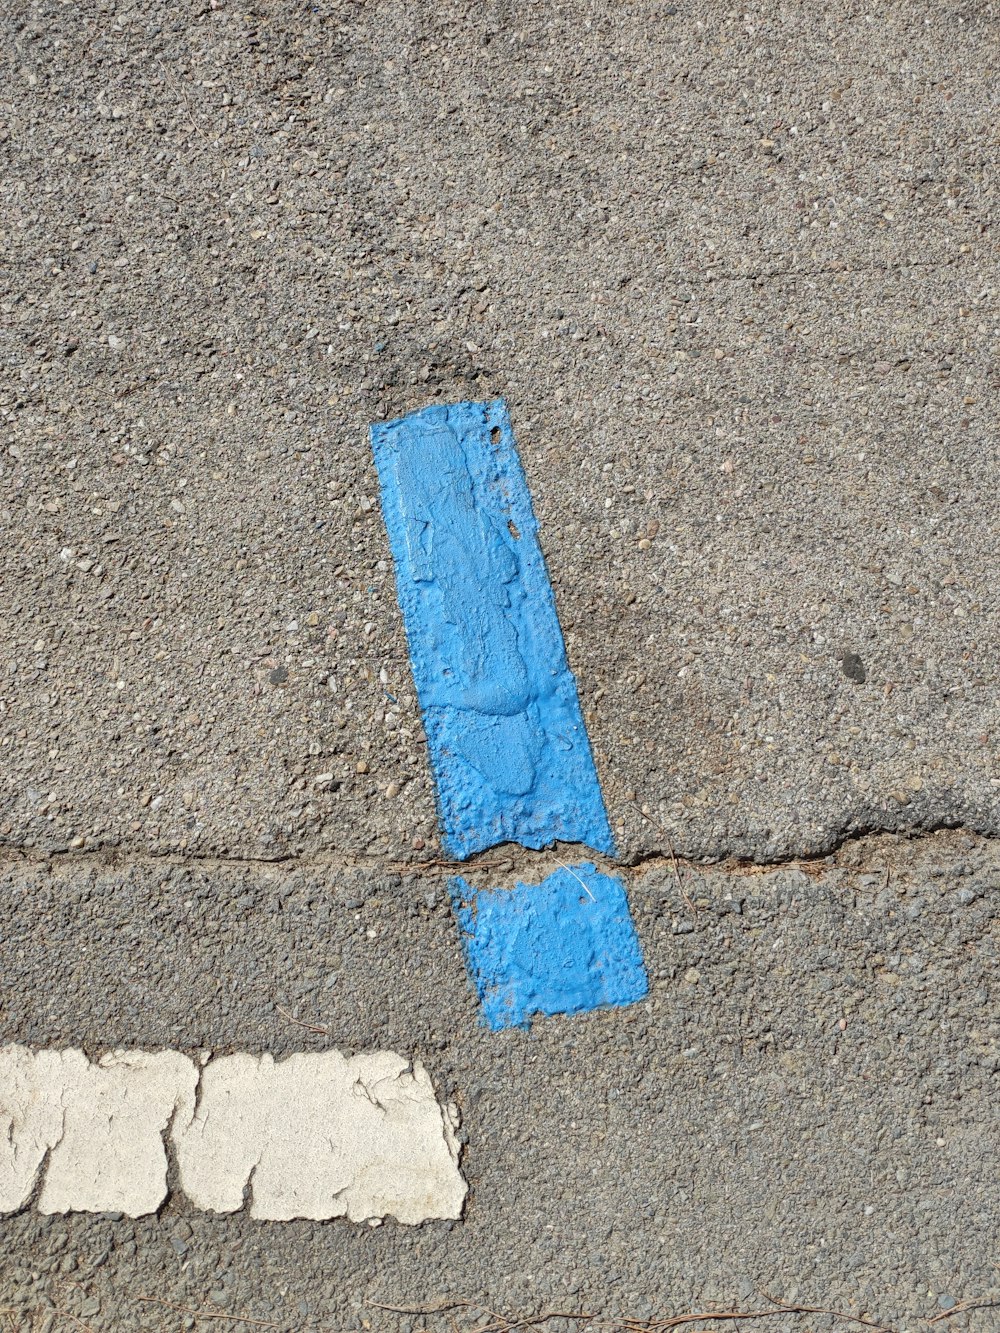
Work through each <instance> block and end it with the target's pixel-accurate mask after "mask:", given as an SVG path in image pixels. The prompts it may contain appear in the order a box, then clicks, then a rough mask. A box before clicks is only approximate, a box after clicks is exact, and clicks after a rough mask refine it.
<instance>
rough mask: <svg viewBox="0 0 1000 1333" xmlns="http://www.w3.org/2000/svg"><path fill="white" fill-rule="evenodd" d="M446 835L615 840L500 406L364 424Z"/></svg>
mask: <svg viewBox="0 0 1000 1333" xmlns="http://www.w3.org/2000/svg"><path fill="white" fill-rule="evenodd" d="M371 440H372V449H373V451H374V454H375V464H376V467H377V468H378V473H379V481H380V484H381V488H382V512H383V514H384V516H385V523H386V528H387V529H388V533H389V542H390V546H391V548H392V555H393V560H394V562H395V566H396V587H397V592H398V596H399V603H400V606H401V608H402V611H403V620H404V623H405V625H406V634H407V640H408V642H409V648H410V659H411V664H412V668H413V679H414V682H415V684H416V688H417V695H418V697H419V699H420V706H421V708H422V710H423V717H424V727H425V730H426V732H427V740H428V744H429V747H430V756H431V763H432V766H433V769H434V776H435V781H436V785H437V794H438V808H439V812H440V818H441V825H442V833H443V840H444V844H445V848H446V849H447V851H448V852H449V854H450V855H452V856H455V857H458V858H464V857H467V856H471V855H472V854H473V853H474V852H478V851H482V850H484V849H485V848H487V847H493V846H495V845H496V844H497V843H501V842H518V843H521V844H522V845H523V846H525V847H535V848H538V847H544V846H547V845H549V844H551V843H553V842H556V841H561V842H580V843H585V844H586V845H587V846H589V847H593V848H594V849H595V850H597V851H601V852H607V853H608V854H610V855H614V841H613V839H612V835H611V828H610V825H609V824H608V817H607V814H606V812H605V809H604V802H603V800H602V798H601V790H600V786H599V784H598V780H597V773H596V770H595V768H594V761H593V758H592V756H591V752H590V744H589V742H588V740H587V733H586V730H585V728H584V724H583V718H582V716H581V714H580V704H579V700H578V697H577V691H576V682H575V680H574V678H573V674H572V672H571V671H570V669H569V665H568V663H567V661H566V652H565V648H564V645H563V637H562V631H561V630H560V628H559V621H558V619H557V616H556V609H555V603H554V600H553V596H552V587H551V584H550V582H549V577H548V573H547V571H546V568H545V561H544V559H543V556H542V552H541V548H540V546H539V544H538V528H537V524H536V522H535V516H534V513H533V511H532V507H531V497H530V495H529V493H528V487H527V483H526V482H525V478H524V473H523V472H522V470H521V464H520V460H519V459H518V456H517V448H516V445H515V443H514V435H513V431H512V429H511V424H510V418H509V416H508V414H507V407H506V404H505V403H504V402H503V401H502V400H500V399H498V400H496V401H495V402H489V403H453V404H450V405H448V406H444V405H440V406H437V405H436V406H433V407H428V408H425V409H424V410H423V411H420V412H414V413H413V414H411V415H410V416H406V417H401V418H400V419H399V420H397V421H390V422H386V423H384V424H379V425H374V426H372V428H371Z"/></svg>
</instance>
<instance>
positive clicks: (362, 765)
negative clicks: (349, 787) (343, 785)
mask: <svg viewBox="0 0 1000 1333" xmlns="http://www.w3.org/2000/svg"><path fill="white" fill-rule="evenodd" d="M355 767H356V771H357V772H358V773H367V772H368V765H367V763H366V762H365V761H364V759H359V760H358V762H357V764H356V766H355Z"/></svg>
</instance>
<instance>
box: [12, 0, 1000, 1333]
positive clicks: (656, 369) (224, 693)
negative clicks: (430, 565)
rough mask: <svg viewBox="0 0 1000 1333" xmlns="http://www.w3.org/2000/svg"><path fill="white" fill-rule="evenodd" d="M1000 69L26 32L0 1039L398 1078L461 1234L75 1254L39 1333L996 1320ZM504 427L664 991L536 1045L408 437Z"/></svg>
mask: <svg viewBox="0 0 1000 1333" xmlns="http://www.w3.org/2000/svg"><path fill="white" fill-rule="evenodd" d="M998 19H1000V14H998V12H997V10H996V7H995V6H993V5H990V4H986V5H964V6H963V5H957V6H946V7H944V8H941V7H938V6H931V5H928V4H922V3H921V4H908V5H906V6H892V5H890V6H888V7H886V8H883V9H881V10H878V11H876V10H870V11H863V10H857V9H856V8H852V7H850V6H848V5H846V4H812V3H807V4H802V5H799V6H793V7H786V8H784V9H778V10H775V9H774V8H773V7H761V6H758V7H756V8H750V9H747V8H746V7H740V8H730V7H727V6H726V5H722V4H714V3H713V4H707V5H695V4H687V3H680V4H677V5H664V4H661V3H653V0H648V2H645V3H639V4H627V5H624V6H617V7H616V6H608V5H598V4H594V3H587V2H586V0H572V2H571V3H566V4H540V5H532V6H529V5H524V4H517V3H514V2H513V0H491V2H489V3H484V4H482V5H476V6H474V5H470V4H467V3H446V4H440V5H434V6H423V7H420V6H412V5H411V6H407V5H403V4H401V3H400V2H399V0H376V3H371V4H358V3H349V2H348V0H343V2H342V3H340V2H337V3H329V4H324V3H316V4H309V5H305V4H302V5H297V6H291V7H288V6H283V7H279V6H276V5H274V4H272V3H270V0H267V2H259V3H256V4H254V5H237V4H235V3H232V2H231V0H205V3H201V0H198V2H197V3H192V4H186V5H183V6H180V7H178V6H166V5H156V4H146V3H130V2H123V3H115V4H103V3H100V4H99V3H97V2H96V0H84V3H81V4H76V5H68V4H60V5H56V4H54V3H52V4H49V3H42V0H38V2H37V3H36V2H35V0H30V2H29V0H11V3H9V4H7V5H6V6H5V8H4V11H3V14H2V15H0V30H2V32H3V41H2V42H0V181H2V187H0V189H2V199H3V208H2V226H3V231H4V238H5V243H4V246H3V247H2V249H0V358H2V365H3V368H4V375H3V381H2V383H0V414H2V433H0V534H2V546H0V595H2V598H3V605H4V618H3V621H4V633H3V635H2V636H0V853H2V865H0V871H2V892H3V897H2V900H0V901H2V916H0V1042H4V1043H19V1044H22V1045H24V1046H27V1047H30V1048H32V1049H34V1050H44V1049H51V1048H59V1049H62V1048H81V1049H83V1050H84V1051H85V1052H86V1054H87V1055H88V1056H91V1057H92V1058H95V1059H96V1058H98V1057H99V1056H101V1055H103V1054H105V1053H107V1052H111V1051H114V1050H116V1049H126V1050H146V1051H156V1050H175V1051H180V1052H181V1053H183V1054H184V1055H186V1056H187V1057H190V1058H192V1059H193V1058H195V1057H197V1056H198V1053H199V1052H202V1053H204V1052H206V1051H211V1052H213V1053H214V1054H216V1055H226V1054H232V1053H235V1052H249V1053H251V1054H255V1055H263V1054H268V1053H269V1054H271V1055H273V1056H275V1057H276V1058H281V1057H283V1056H287V1055H291V1054H293V1053H296V1052H302V1051H320V1050H327V1049H330V1048H335V1049H337V1050H340V1051H342V1052H343V1053H345V1054H348V1055H350V1054H357V1053H361V1052H365V1051H387V1052H396V1053H398V1054H399V1055H400V1056H402V1057H403V1059H404V1060H410V1059H418V1060H419V1061H421V1062H422V1064H423V1066H424V1067H425V1068H426V1070H427V1072H428V1075H429V1077H430V1079H431V1081H432V1083H433V1086H434V1090H435V1092H436V1094H437V1096H438V1098H439V1099H440V1100H441V1102H442V1104H444V1103H446V1102H454V1103H455V1104H456V1105H457V1107H458V1108H459V1112H460V1117H461V1127H460V1130H459V1137H460V1140H461V1144H462V1157H461V1169H462V1172H463V1174H464V1178H465V1180H466V1181H467V1183H468V1186H469V1194H468V1198H467V1200H466V1204H465V1210H464V1213H463V1215H462V1217H461V1219H459V1220H453V1221H429V1222H426V1223H424V1224H422V1225H419V1226H414V1227H407V1226H403V1225H401V1224H398V1223H396V1222H393V1221H386V1222H385V1223H383V1224H382V1225H380V1226H377V1227H376V1226H367V1225H362V1226H357V1225H356V1224H354V1223H350V1222H348V1221H346V1220H344V1219H340V1218H334V1219H332V1220H330V1221H329V1222H323V1223H318V1222H307V1221H294V1222H281V1223H279V1222H263V1221H257V1220H254V1219H252V1218H251V1217H250V1215H249V1212H248V1211H240V1212H237V1213H234V1214H232V1215H226V1216H221V1215H220V1216H215V1215H211V1214H207V1213H205V1212H199V1211H198V1210H196V1209H194V1208H193V1207H191V1206H190V1205H189V1203H188V1202H186V1201H185V1200H184V1198H183V1197H182V1195H181V1194H180V1193H179V1191H178V1190H177V1188H176V1186H177V1178H176V1170H175V1164H174V1163H171V1167H170V1172H171V1175H170V1182H169V1183H170V1186H171V1188H170V1191H169V1197H168V1200H167V1202H166V1203H165V1204H164V1205H163V1207H162V1208H161V1209H160V1211H159V1212H158V1213H156V1214H154V1215H152V1216H149V1217H146V1218H140V1219H138V1220H134V1221H133V1220H131V1219H127V1218H119V1219H114V1218H111V1217H102V1216H96V1215H88V1214H86V1213H69V1214H67V1215H66V1216H62V1215H56V1216H43V1215H41V1214H40V1213H39V1212H38V1211H37V1209H36V1208H35V1207H34V1205H32V1206H30V1207H28V1208H27V1209H25V1210H23V1211H20V1212H18V1213H16V1214H14V1215H12V1216H9V1217H5V1218H3V1219H0V1240H2V1254H0V1298H2V1299H0V1306H3V1307H4V1308H7V1307H9V1309H10V1311H11V1313H10V1314H9V1315H5V1316H4V1317H6V1318H7V1319H8V1321H9V1322H11V1323H12V1324H13V1325H14V1326H15V1327H18V1328H22V1327H23V1328H25V1329H32V1330H34V1329H42V1328H45V1329H48V1330H53V1329H57V1328H58V1329H62V1328H64V1327H65V1328H69V1327H75V1326H79V1325H80V1323H81V1322H82V1323H83V1325H85V1326H86V1327H88V1328H90V1329H92V1330H95V1333H96V1330H98V1329H116V1330H117V1329H130V1328H137V1329H160V1328H171V1329H173V1328H181V1327H208V1326H212V1323H211V1321H212V1320H215V1321H218V1320H220V1319H223V1316H225V1319H224V1320H223V1322H227V1321H228V1322H232V1321H233V1320H235V1319H237V1318H239V1319H242V1318H244V1317H246V1319H247V1320H254V1319H256V1320H258V1321H261V1325H258V1326H264V1327H267V1326H274V1327H278V1328H282V1329H286V1328H287V1329H289V1330H297V1329H307V1328H313V1327H315V1328H321V1329H331V1330H332V1329H337V1330H340V1329H351V1330H354V1329H358V1330H362V1329H372V1330H382V1329H385V1330H386V1331H387V1333H388V1331H389V1330H392V1333H396V1331H397V1330H398V1333H419V1331H420V1330H422V1329H423V1328H425V1327H426V1328H428V1329H433V1330H434V1331H435V1333H436V1331H437V1330H438V1329H439V1328H440V1329H441V1330H442V1331H443V1330H447V1333H453V1328H454V1327H455V1326H457V1327H458V1328H460V1329H462V1330H463V1333H464V1330H465V1329H467V1328H468V1329H472V1328H475V1327H477V1326H483V1325H486V1326H490V1321H491V1319H492V1321H493V1325H492V1326H493V1327H495V1328H496V1329H497V1333H500V1329H501V1328H503V1324H502V1322H500V1323H498V1322H497V1320H498V1317H499V1314H503V1315H505V1316H506V1317H507V1319H508V1321H510V1320H513V1319H514V1318H516V1317H517V1316H519V1315H523V1316H525V1317H527V1316H532V1315H537V1314H538V1313H539V1312H542V1311H545V1310H557V1311H559V1312H561V1314H560V1318H561V1319H562V1320H563V1322H562V1324H560V1322H559V1320H553V1321H551V1322H550V1333H556V1330H558V1329H559V1328H560V1327H561V1328H563V1329H569V1328H576V1327H578V1326H579V1321H578V1320H577V1319H576V1318H575V1316H577V1315H579V1314H581V1313H583V1312H591V1313H594V1314H595V1315H598V1316H602V1317H607V1318H608V1319H609V1320H614V1319H618V1320H619V1322H620V1321H621V1320H622V1319H624V1318H625V1317H626V1316H628V1317H632V1318H634V1319H635V1320H636V1321H643V1320H650V1319H653V1318H660V1319H666V1318H667V1317H668V1316H669V1315H674V1314H677V1315H680V1314H684V1313H690V1312H692V1311H699V1310H701V1311H705V1312H706V1313H711V1312H712V1311H713V1310H714V1311H719V1310H730V1311H732V1310H742V1311H746V1312H747V1313H748V1315H753V1314H755V1313H756V1314H760V1313H761V1311H762V1310H763V1309H764V1308H765V1307H767V1306H768V1300H769V1298H773V1299H774V1300H776V1301H779V1302H784V1303H786V1304H787V1305H791V1306H794V1305H803V1306H817V1307H822V1309H823V1310H824V1311H833V1312H841V1313H843V1314H849V1315H852V1316H855V1317H857V1316H861V1317H863V1318H865V1319H869V1320H871V1321H873V1322H875V1323H877V1324H878V1323H884V1324H886V1325H887V1326H890V1327H892V1328H893V1329H894V1330H903V1329H914V1330H915V1329H917V1328H921V1329H923V1328H924V1327H925V1323H924V1322H923V1321H926V1320H927V1319H929V1318H931V1317H932V1316H934V1315H939V1316H941V1317H942V1321H943V1322H942V1323H941V1324H938V1325H935V1326H934V1327H935V1328H939V1327H944V1328H946V1329H948V1330H949V1331H950V1330H960V1329H970V1330H974V1331H975V1333H978V1331H979V1330H983V1331H985V1330H988V1329H990V1328H993V1327H996V1321H995V1316H996V1313H997V1311H996V1308H994V1307H990V1306H989V1305H988V1302H990V1301H993V1302H996V1301H997V1300H1000V1272H998V1270H997V1266H996V1256H997V1254H998V1252H1000V1245H998V1242H1000V1226H998V1221H1000V1216H998V1206H997V1202H996V1200H997V1197H998V1190H997V1185H998V1170H997V1158H998V1150H1000V1113H998V1111H997V1076H998V1067H1000V1066H998V1060H1000V1055H998V1047H997V1041H998V1029H997V954H996V947H997V945H996V940H997V926H996V921H997V906H998V903H1000V897H998V895H1000V878H998V874H1000V870H998V863H997V852H996V843H995V842H994V841H993V839H995V837H996V835H997V832H998V815H997V810H998V792H1000V769H998V767H997V760H996V750H997V745H996V736H997V734H998V727H1000V705H998V691H997V686H998V683H1000V680H998V662H1000V633H998V614H997V613H998V606H997V578H996V572H995V571H996V569H997V564H998V525H997V521H996V515H997V504H996V490H997V466H996V408H995V402H996V391H997V369H996V367H997V357H998V354H1000V310H998V285H1000V284H998V273H997V254H996V238H995V235H994V234H993V233H994V229H995V216H996V207H997V201H996V173H997V164H998V151H997V144H996V136H995V124H996V113H997V95H996V50H997V36H998ZM496 398H502V399H504V400H505V401H506V403H507V405H508V409H509V413H510V420H511V424H512V427H513V433H514V436H515V438H516V440H517V444H518V447H519V450H520V456H521V461H522V463H523V467H524V472H525V475H526V478H527V483H528V488H529V490H530V493H531V497H532V502H533V505H534V509H535V513H536V516H537V519H538V523H539V541H540V545H541V549H542V551H543V553H544V556H545V561H546V565H547V568H548V574H549V577H550V579H551V584H552V588H553V593H554V599H555V606H556V609H557V612H558V617H559V622H560V624H561V627H562V631H563V634H564V637H565V641H566V652H567V658H568V662H569V665H570V667H571V669H572V671H573V673H574V675H575V678H576V682H577V687H578V690H579V696H580V704H581V708H582V714H583V717H584V719H585V724H586V728H587V732H588V734H589V738H590V743H591V745H592V748H593V755H594V761H595V765H596V770H597V774H598V778H599V780H600V786H601V790H602V792H603V799H604V803H605V805H606V808H607V813H608V817H609V820H610V825H611V828H612V831H613V834H614V840H615V843H616V846H617V852H618V855H617V857H616V858H614V859H610V858H597V860H598V863H599V865H600V866H601V867H602V869H603V870H604V871H606V872H608V873H612V872H614V873H619V874H622V875H623V876H624V880H625V886H626V888H627V891H628V897H629V902H630V905H631V910H632V915H633V917H634V919H635V924H636V929H637V932H638V937H639V941H640V944H641V946H642V951H643V955H644V958H645V965H646V969H647V971H648V974H649V983H650V989H649V995H648V997H647V998H646V999H644V1000H642V1001H640V1002H639V1003H637V1004H634V1005H631V1006H630V1007H627V1008H620V1009H608V1010H604V1011H599V1012H595V1013H591V1014H576V1015H571V1016H565V1017H554V1018H547V1019H544V1020H538V1021H536V1022H535V1023H534V1024H533V1025H532V1027H531V1028H530V1030H528V1031H522V1030H519V1029H515V1030H511V1031H507V1032H501V1033H495V1032H490V1031H488V1030H487V1029H486V1028H485V1027H484V1026H483V1025H482V1023H481V1019H480V1009H479V1005H478V1001H477V997H476V995H475V993H474V991H473V989H472V987H471V985H470V983H469V980H468V978H467V975H466V972H465V968H464V964H463V960H462V952H461V947H460V942H459V938H458V931H457V927H456V924H455V918H454V915H453V913H452V908H451V905H450V903H449V896H448V895H449V890H448V886H447V880H448V877H449V874H451V873H453V872H454V870H455V866H453V865H451V864H449V862H448V857H447V856H446V855H445V853H444V850H443V848H442V843H441V829H440V823H439V819H438V815H437V812H436V808H435V798H434V785H433V776H432V769H431V765H430V763H429V761H428V752H427V744H426V740H425V736H424V731H423V724H422V718H421V711H420V708H419V706H418V702H417V698H416V694H415V689H414V685H413V679H412V676H411V672H410V655H409V652H408V648H407V642H406V638H405V635H404V631H403V623H402V618H401V615H400V611H399V607H398V603H397V598H396V585H395V582H394V570H393V562H392V556H391V554H390V547H389V540H388V536H387V532H386V528H385V525H384V522H383V516H382V506H381V503H380V494H379V485H378V478H377V475H376V471H375V467H374V462H373V457H372V452H371V446H370V442H369V428H370V426H371V424H372V423H376V422H383V421H387V420H392V419H394V418H396V417H398V416H400V415H402V414H403V413H406V412H409V411H412V410H416V409H419V408H423V407H426V406H428V405H430V404H434V403H443V404H448V403H454V402H459V401H463V400H471V401H474V402H480V401H486V400H493V399H496ZM579 852H580V849H579V848H563V849H557V850H556V851H554V852H541V853H529V852H526V851H523V850H521V849H520V848H516V847H511V846H504V847H502V848H499V849H496V850H494V851H491V852H486V853H484V854H483V856H482V857H481V858H480V862H479V864H478V866H477V865H476V864H473V866H472V869H471V870H469V871H468V872H465V871H463V873H468V874H469V876H470V877H471V880H472V882H473V883H475V884H479V885H482V886H483V887H492V886H494V885H496V884H498V883H502V884H509V883H510V882H511V881H512V880H513V878H517V877H520V878H522V879H524V880H526V881H527V882H529V883H537V882H538V881H539V880H540V879H541V878H542V876H543V874H545V873H548V872H551V871H553V870H555V869H556V868H558V867H559V866H560V865H561V864H562V863H563V862H564V861H565V860H567V859H568V858H569V857H570V855H571V854H572V856H573V857H574V858H575V859H576V860H579V856H578V853H579ZM35 1202H37V1200H36V1201H35ZM140 1298H143V1299H140ZM461 1301H469V1302H472V1305H468V1306H465V1305H456V1306H454V1308H449V1309H440V1310H438V1312H437V1313H431V1314H426V1315H421V1314H410V1313H403V1312H399V1311H396V1312H391V1311H387V1310H385V1309H382V1308H380V1307H382V1306H413V1307H419V1308H420V1309H428V1308H430V1307H437V1306H441V1305H442V1303H447V1302H461ZM965 1302H969V1303H972V1304H981V1306H982V1308H977V1309H972V1308H969V1309H968V1310H966V1311H963V1310H960V1309H958V1307H959V1306H960V1305H962V1304H963V1303H965ZM178 1307H179V1308H178ZM768 1308H769V1309H770V1310H772V1311H773V1310H774V1309H775V1307H774V1306H773V1305H772V1306H770V1307H768ZM490 1311H494V1312H497V1314H494V1315H491V1314H490ZM61 1312H65V1313H61ZM571 1316H572V1317H571ZM452 1321H454V1323H453V1322H452ZM233 1326H234V1327H238V1326H239V1324H238V1323H237V1322H234V1323H233ZM250 1326H251V1327H252V1326H253V1325H252V1324H251V1325H250ZM716 1326H719V1325H716ZM759 1326H760V1327H766V1328H769V1329H775V1330H778V1329H785V1328H787V1329H796V1330H810V1333H811V1330H812V1329H824V1328H832V1327H837V1328H839V1327H841V1326H843V1327H847V1325H846V1324H843V1321H842V1320H841V1319H840V1315H839V1314H836V1313H792V1312H790V1311H784V1312H782V1311H778V1312H777V1313H770V1314H768V1315H767V1317H766V1319H763V1316H762V1322H761V1324H760V1325H759ZM741 1327H743V1328H756V1327H758V1325H757V1324H756V1323H752V1322H750V1321H749V1319H747V1321H746V1322H742V1321H741Z"/></svg>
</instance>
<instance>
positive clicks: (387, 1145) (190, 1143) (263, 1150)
mask: <svg viewBox="0 0 1000 1333" xmlns="http://www.w3.org/2000/svg"><path fill="white" fill-rule="evenodd" d="M176 1148H177V1163H178V1167H179V1170H180V1180H181V1187H182V1189H183V1190H184V1193H185V1194H186V1195H187V1196H188V1198H189V1199H191V1201H192V1202H193V1203H195V1204H196V1205H197V1206H198V1207H199V1208H210V1209H213V1210H215V1211H216V1212H233V1211H234V1210H235V1209H237V1208H240V1207H242V1206H243V1194H244V1190H245V1189H247V1187H248V1186H249V1189H250V1193H251V1201H250V1215H251V1216H252V1217H257V1218H264V1219H269V1220H272V1221H281V1222H284V1221H289V1220H291V1219H292V1218H296V1217H302V1218H312V1219H317V1220H318V1219H321V1218H327V1217H342V1216H344V1215H346V1216H347V1217H348V1218H349V1219H350V1220H351V1221H352V1222H362V1221H365V1220H366V1219H369V1218H381V1217H385V1216H387V1215H391V1216H392V1217H395V1218H397V1219H398V1220H399V1221H400V1222H409V1223H415V1222H422V1221H424V1220H425V1219H426V1218H428V1217H458V1216H460V1214H461V1211H462V1203H463V1200H464V1198H465V1183H464V1181H463V1180H462V1177H461V1174H460V1173H459V1170H458V1151H457V1145H456V1143H455V1138H454V1132H453V1130H452V1127H451V1123H450V1121H449V1118H448V1116H447V1114H444V1113H442V1109H441V1106H440V1105H439V1104H438V1101H437V1098H436V1097H435V1095H434V1088H433V1085H432V1084H431V1081H430V1078H429V1077H428V1075H427V1073H426V1071H425V1070H424V1069H423V1068H422V1067H421V1066H420V1065H415V1066H413V1067H412V1068H411V1067H410V1065H409V1064H408V1063H407V1061H406V1060H404V1059H402V1058H401V1057H400V1056H398V1055H394V1054H392V1053H390V1052H386V1051H376V1052H372V1053H369V1054H365V1055H356V1056H353V1057H351V1058H350V1059H346V1058H345V1057H344V1056H343V1055H341V1054H340V1053H339V1052H338V1051H326V1052H324V1053H322V1054H318V1055H311V1054H307V1055H293V1056H290V1057H289V1058H288V1059H287V1060H284V1061H282V1062H280V1063H278V1064H275V1062H274V1060H273V1059H272V1057H271V1056H270V1055H262V1056H260V1057H253V1056H249V1055H232V1056H224V1057H222V1058H220V1059H218V1060H213V1061H212V1062H211V1064H209V1066H208V1067H207V1068H206V1069H205V1071H204V1073H203V1074H202V1080H201V1089H200V1097H199V1103H198V1111H197V1114H196V1115H195V1117H194V1118H193V1120H192V1122H191V1124H190V1125H189V1126H187V1128H185V1129H183V1130H181V1131H180V1132H178V1134H177V1136H176Z"/></svg>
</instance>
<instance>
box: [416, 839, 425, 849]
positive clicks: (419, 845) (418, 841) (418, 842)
mask: <svg viewBox="0 0 1000 1333" xmlns="http://www.w3.org/2000/svg"><path fill="white" fill-rule="evenodd" d="M424 846H425V843H424V840H423V838H414V839H413V850H414V851H415V852H422V851H423V850H424Z"/></svg>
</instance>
